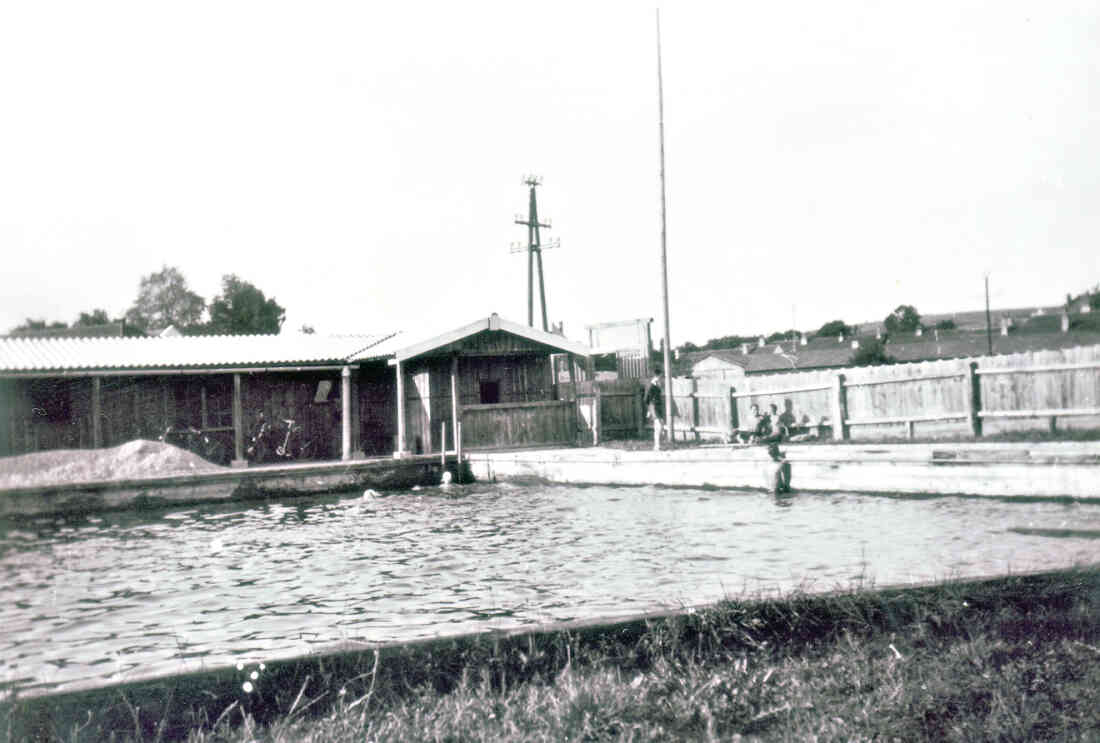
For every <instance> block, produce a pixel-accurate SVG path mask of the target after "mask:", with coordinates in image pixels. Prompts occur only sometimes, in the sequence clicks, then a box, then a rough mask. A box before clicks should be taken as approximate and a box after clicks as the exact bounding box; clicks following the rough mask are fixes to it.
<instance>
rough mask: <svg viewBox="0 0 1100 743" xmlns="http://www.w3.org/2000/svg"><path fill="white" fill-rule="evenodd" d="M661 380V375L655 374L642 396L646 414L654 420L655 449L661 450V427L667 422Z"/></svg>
mask: <svg viewBox="0 0 1100 743" xmlns="http://www.w3.org/2000/svg"><path fill="white" fill-rule="evenodd" d="M660 381H661V377H660V375H658V374H654V375H653V379H651V380H650V382H649V386H648V387H646V390H645V396H644V397H643V398H642V405H643V407H645V409H646V415H647V416H648V417H649V419H650V420H651V421H653V451H659V450H660V448H661V428H662V427H663V426H664V422H665V396H664V393H663V392H662V391H661V386H660Z"/></svg>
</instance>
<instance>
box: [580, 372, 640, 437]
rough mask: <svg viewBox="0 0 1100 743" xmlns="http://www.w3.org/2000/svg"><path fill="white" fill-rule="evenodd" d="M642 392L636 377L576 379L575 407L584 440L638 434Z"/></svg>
mask: <svg viewBox="0 0 1100 743" xmlns="http://www.w3.org/2000/svg"><path fill="white" fill-rule="evenodd" d="M643 392H644V387H643V382H642V380H638V379H618V380H610V381H601V382H593V381H588V382H580V383H578V384H577V409H578V412H579V416H580V424H581V426H582V430H583V437H584V439H585V440H584V441H583V443H589V442H591V443H599V442H600V441H602V440H604V439H614V438H633V437H634V436H637V435H639V434H641V433H642V431H643V429H644V428H645V411H643V410H642V394H643Z"/></svg>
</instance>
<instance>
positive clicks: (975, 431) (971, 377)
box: [963, 361, 982, 438]
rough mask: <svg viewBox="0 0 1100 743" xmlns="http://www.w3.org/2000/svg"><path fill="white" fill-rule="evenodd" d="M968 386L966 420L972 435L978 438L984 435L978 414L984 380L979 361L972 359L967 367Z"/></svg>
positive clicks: (966, 392) (966, 381)
mask: <svg viewBox="0 0 1100 743" xmlns="http://www.w3.org/2000/svg"><path fill="white" fill-rule="evenodd" d="M964 382H965V384H966V388H965V389H964V390H963V391H964V392H965V394H966V420H967V423H968V424H970V435H971V436H973V437H974V438H978V437H980V436H981V435H982V418H981V416H980V415H979V414H978V413H979V412H980V411H981V409H982V380H981V377H979V376H978V362H976V361H972V362H970V364H969V365H968V366H967V367H966V377H965V379H964Z"/></svg>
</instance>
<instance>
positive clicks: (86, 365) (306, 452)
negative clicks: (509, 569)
mask: <svg viewBox="0 0 1100 743" xmlns="http://www.w3.org/2000/svg"><path fill="white" fill-rule="evenodd" d="M409 341H410V339H409V338H408V337H407V336H403V335H398V334H384V335H349V336H318V335H268V336H263V335H254V336H192V337H173V338H79V339H78V338H33V339H32V338H0V456H7V455H13V454H22V453H26V452H33V451H41V450H47V449H65V448H91V447H109V446H116V445H118V444H121V443H124V442H126V441H130V440H133V439H157V438H162V439H164V440H168V441H171V442H172V443H177V444H179V445H181V446H186V447H187V448H190V449H192V450H193V451H196V452H197V453H200V454H202V455H203V456H205V457H206V458H208V459H211V460H212V461H216V462H218V463H221V464H228V463H230V462H232V463H233V464H235V465H238V466H243V465H245V464H247V463H249V461H251V462H253V463H263V462H272V461H286V460H295V459H303V460H332V459H352V458H358V457H363V456H381V455H391V454H396V455H399V456H400V455H403V454H406V453H417V452H423V453H427V452H433V451H439V450H440V448H441V447H442V446H444V443H443V440H442V429H443V423H444V421H450V423H449V425H448V428H449V431H450V433H449V434H448V440H449V441H451V442H453V433H454V430H455V425H454V424H455V423H456V422H459V421H461V422H463V423H464V424H465V425H464V429H465V444H466V446H467V447H471V446H472V447H483V448H489V447H494V446H513V445H537V444H555V443H571V442H572V441H573V440H574V438H575V434H576V424H575V423H576V421H575V416H576V413H575V409H576V406H575V403H572V402H569V403H566V402H563V401H562V399H561V396H560V395H559V389H558V388H559V385H558V384H557V383H556V382H555V381H554V380H553V379H552V378H551V371H550V361H549V359H550V355H551V354H555V353H556V354H560V353H565V354H570V358H572V357H574V356H581V357H585V356H587V349H586V347H584V346H582V345H580V344H577V343H572V342H570V341H568V340H566V339H565V338H563V337H562V336H559V335H554V334H551V333H546V332H543V331H539V330H535V329H533V328H529V327H527V326H522V325H516V324H514V323H510V322H508V321H505V320H501V319H500V318H498V317H496V316H495V315H493V316H491V317H489V318H485V319H484V320H480V321H478V322H476V323H473V324H471V325H467V326H464V327H462V328H459V329H457V330H455V331H452V332H450V333H446V334H444V335H442V336H438V337H436V338H431V339H428V340H426V341H423V342H419V343H411V344H410V342H409ZM570 368H572V365H570ZM570 397H571V398H572V396H570ZM448 448H453V443H451V444H449V445H448Z"/></svg>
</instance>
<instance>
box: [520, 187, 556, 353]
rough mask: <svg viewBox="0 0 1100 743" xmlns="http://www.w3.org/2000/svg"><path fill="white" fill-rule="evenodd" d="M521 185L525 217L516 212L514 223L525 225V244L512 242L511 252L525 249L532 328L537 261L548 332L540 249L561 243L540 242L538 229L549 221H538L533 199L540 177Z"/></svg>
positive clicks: (543, 312)
mask: <svg viewBox="0 0 1100 743" xmlns="http://www.w3.org/2000/svg"><path fill="white" fill-rule="evenodd" d="M523 185H525V186H527V187H528V188H529V190H530V199H529V202H528V206H527V218H526V219H524V218H523V215H521V214H517V215H516V218H515V223H516V224H522V225H526V226H527V245H526V246H524V245H523V244H522V243H512V250H511V252H513V253H519V252H520V251H523V250H526V251H527V324H528V325H530V326H531V327H532V328H533V327H535V261H536V259H537V261H538V267H539V302H540V304H541V305H542V329H543V330H545V331H547V332H549V331H550V327H549V325H548V324H547V322H546V285H545V283H544V281H543V276H542V251H543V250H544V249H546V250H549V249H550V248H557V247H559V246H560V245H561V242H560V241H558V240H553V241H551V242H550V243H549V244H547V245H543V244H542V240H541V236H540V235H539V229H540V228H541V229H546V230H548V229H550V221H549V220H547V221H546V222H539V209H538V204H537V203H536V201H535V187H536V186H540V185H542V178H539V177H538V176H535V175H529V176H527V177H526V178H524V179H523Z"/></svg>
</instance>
